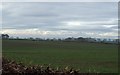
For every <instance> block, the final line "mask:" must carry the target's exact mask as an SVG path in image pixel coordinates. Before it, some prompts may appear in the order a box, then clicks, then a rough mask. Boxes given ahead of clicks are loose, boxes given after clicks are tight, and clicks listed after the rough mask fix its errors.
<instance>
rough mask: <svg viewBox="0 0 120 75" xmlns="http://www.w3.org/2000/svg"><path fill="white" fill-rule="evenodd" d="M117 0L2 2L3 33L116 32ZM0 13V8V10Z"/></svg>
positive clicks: (112, 35) (50, 35) (110, 34)
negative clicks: (104, 0)
mask: <svg viewBox="0 0 120 75" xmlns="http://www.w3.org/2000/svg"><path fill="white" fill-rule="evenodd" d="M117 4H118V3H117V2H74V3H73V2H72V3H68V2H66V3H64V2H63V3H62V2H58V3H56V2H50V3H49V2H44V3H41V2H34V3H33V2H31V3H30V2H14V3H13V2H6V3H2V7H1V8H0V11H2V21H1V22H0V24H2V33H7V34H9V35H11V36H20V37H41V38H64V37H79V36H82V37H97V38H99V37H101V38H115V37H117V36H118V5H117ZM0 13H1V12H0Z"/></svg>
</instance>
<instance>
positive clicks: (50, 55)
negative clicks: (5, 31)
mask: <svg viewBox="0 0 120 75" xmlns="http://www.w3.org/2000/svg"><path fill="white" fill-rule="evenodd" d="M2 51H3V56H5V57H7V58H10V59H14V60H16V61H17V62H23V63H25V64H26V65H36V64H39V65H49V64H51V67H54V68H56V67H60V68H63V67H66V66H69V67H73V68H75V69H80V72H101V73H116V72H117V70H118V68H117V67H118V45H114V44H102V43H85V42H84V43H82V42H62V41H59V42H58V41H30V40H3V49H2Z"/></svg>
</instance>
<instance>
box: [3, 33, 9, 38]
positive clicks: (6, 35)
mask: <svg viewBox="0 0 120 75" xmlns="http://www.w3.org/2000/svg"><path fill="white" fill-rule="evenodd" d="M1 36H2V39H9V35H8V34H2V35H1Z"/></svg>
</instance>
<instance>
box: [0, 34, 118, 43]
mask: <svg viewBox="0 0 120 75" xmlns="http://www.w3.org/2000/svg"><path fill="white" fill-rule="evenodd" d="M0 38H2V39H9V40H32V41H68V42H69V41H78V42H93V43H113V44H119V43H120V40H119V39H101V38H91V37H89V38H84V37H78V38H74V37H67V38H64V39H61V38H58V39H57V38H52V39H51V38H47V39H43V38H33V37H29V38H20V37H10V36H9V35H8V34H1V36H0Z"/></svg>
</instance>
